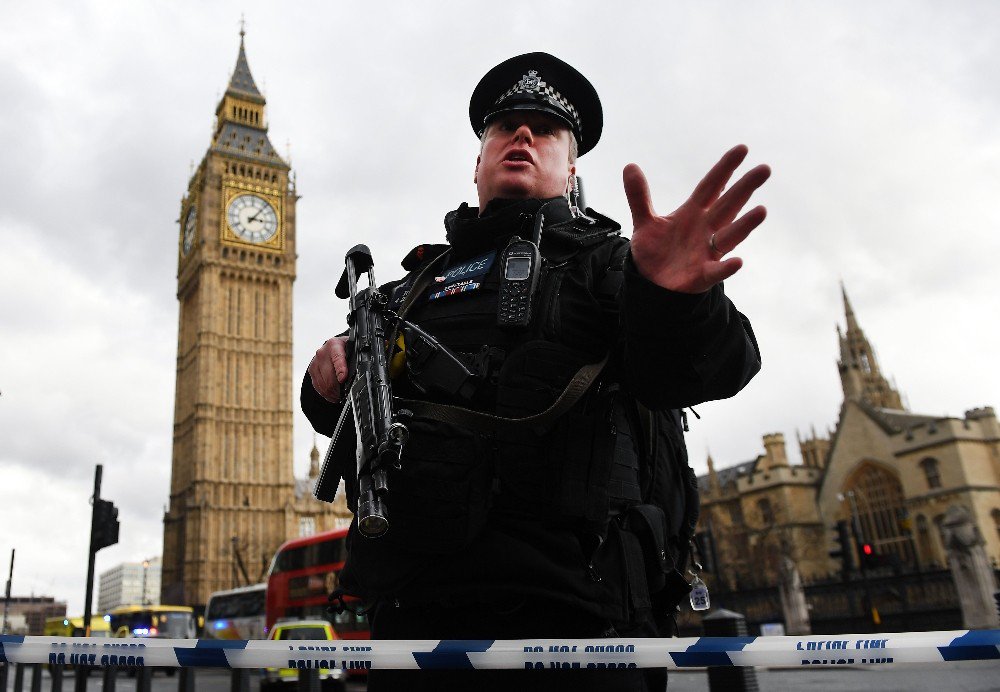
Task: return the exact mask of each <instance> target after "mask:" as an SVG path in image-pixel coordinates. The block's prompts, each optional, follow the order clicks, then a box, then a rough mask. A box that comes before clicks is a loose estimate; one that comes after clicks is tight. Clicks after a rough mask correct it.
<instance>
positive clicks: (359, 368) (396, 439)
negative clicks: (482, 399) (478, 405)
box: [313, 245, 478, 538]
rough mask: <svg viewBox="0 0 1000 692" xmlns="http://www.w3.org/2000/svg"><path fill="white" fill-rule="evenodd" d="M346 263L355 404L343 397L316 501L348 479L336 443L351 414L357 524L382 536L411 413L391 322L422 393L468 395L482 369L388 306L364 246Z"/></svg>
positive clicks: (340, 289) (340, 290) (350, 389)
mask: <svg viewBox="0 0 1000 692" xmlns="http://www.w3.org/2000/svg"><path fill="white" fill-rule="evenodd" d="M344 263H345V267H344V274H343V276H341V278H340V282H339V283H338V284H337V290H336V294H337V297H338V298H350V313H349V315H348V317H347V322H348V326H349V327H350V336H349V337H348V342H347V351H348V357H349V360H350V369H349V374H348V380H346V381H345V385H348V386H347V393H348V397H349V398H350V405H347V404H346V403H345V404H344V407H343V409H342V410H341V412H340V418H339V419H338V420H337V425H336V427H335V428H334V432H333V437H332V438H331V440H330V447H329V449H328V450H327V452H326V458H325V459H324V461H323V469H322V471H321V472H320V476H319V479H318V481H317V483H316V489H315V491H314V493H313V494H314V495H315V496H316V498H317V499H319V500H323V501H325V502H332V501H333V499H334V495H335V494H336V491H337V486H338V485H339V483H340V478H341V476H342V475H343V476H345V480H347V479H346V475H345V473H344V468H343V463H342V458H343V456H342V455H343V454H345V453H346V452H347V450H338V449H337V441H338V439H340V432H341V429H342V428H343V426H344V422H345V421H346V419H347V416H348V415H352V416H353V418H354V429H355V432H356V434H357V449H356V450H355V452H356V462H357V465H356V468H357V493H358V498H357V512H356V514H357V519H358V530H359V531H360V532H361V533H362V534H363V535H364V536H366V537H368V538H377V537H379V536H381V535H383V534H384V533H385V532H386V531H387V530H388V529H389V511H388V508H387V507H386V503H385V498H386V495H387V494H388V491H389V487H388V476H387V471H388V469H389V467H394V468H399V463H400V457H401V455H402V452H403V447H404V445H406V441H407V438H408V437H409V430H408V429H407V427H406V424H405V423H404V421H405V420H406V419H407V418H409V417H410V415H411V413H410V412H409V411H407V410H406V409H399V410H395V407H394V405H393V397H392V387H391V382H390V375H389V365H388V358H387V355H386V351H387V346H388V344H387V339H388V338H389V329H387V326H388V327H393V328H395V329H399V330H400V331H401V332H402V334H403V337H404V341H405V344H406V367H407V371H408V372H409V375H410V379H411V381H412V383H413V384H414V385H415V386H416V387H417V388H418V389H419V390H420V391H422V392H428V391H434V392H438V393H443V394H446V395H449V396H458V397H460V398H462V399H466V400H468V399H469V398H471V396H472V394H473V393H474V391H475V383H476V381H477V379H478V375H477V374H476V373H474V372H472V371H471V370H470V369H469V368H468V367H466V365H465V364H464V363H462V362H461V361H460V360H459V359H458V358H457V357H456V356H455V354H453V353H452V352H451V351H449V350H448V349H447V348H445V347H444V346H443V345H442V344H441V343H440V342H438V341H437V339H435V338H434V337H433V336H431V335H430V334H428V333H427V332H425V331H424V330H422V329H420V327H418V326H417V325H415V324H413V323H411V322H408V321H407V320H404V319H402V318H401V317H400V316H399V315H397V314H396V313H395V312H393V311H392V310H390V309H389V307H388V304H389V300H388V297H387V296H386V295H385V294H384V293H382V292H381V291H379V289H378V284H376V283H375V274H374V271H373V264H374V262H373V260H372V255H371V250H369V249H368V247H367V246H366V245H355V246H354V247H353V248H351V249H350V251H348V253H347V256H346V257H345V258H344ZM362 273H366V274H367V276H368V286H367V287H365V288H364V289H363V290H361V291H358V286H357V281H358V277H359V275H360V274H362ZM395 329H394V330H395ZM394 330H393V331H394ZM338 461H339V462H340V463H338Z"/></svg>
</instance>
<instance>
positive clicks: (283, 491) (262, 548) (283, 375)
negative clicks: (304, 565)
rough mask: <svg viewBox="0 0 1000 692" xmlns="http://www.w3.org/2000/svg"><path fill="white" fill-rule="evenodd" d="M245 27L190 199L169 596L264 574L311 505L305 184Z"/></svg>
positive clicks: (181, 245) (166, 572) (197, 595)
mask: <svg viewBox="0 0 1000 692" xmlns="http://www.w3.org/2000/svg"><path fill="white" fill-rule="evenodd" d="M243 36H244V32H243V31H242V30H241V31H240V52H239V57H238V59H237V61H236V68H235V70H234V71H233V75H232V79H231V80H230V82H229V86H228V88H227V89H226V92H225V94H224V95H223V97H222V99H221V100H220V102H219V104H218V107H217V108H216V111H215V118H216V121H215V130H214V134H213V136H212V142H211V145H210V146H209V148H208V151H207V152H206V153H205V156H204V158H203V159H202V161H201V163H200V165H199V166H198V168H197V170H196V171H195V172H194V174H193V175H192V177H191V179H190V181H189V183H188V188H187V192H186V194H185V195H184V197H183V199H182V200H181V205H180V207H181V208H180V232H179V238H178V246H177V247H178V270H177V299H178V301H179V302H180V326H179V333H178V339H177V390H176V399H175V407H174V434H173V462H172V473H171V481H170V507H169V509H168V510H167V512H166V514H165V515H164V518H163V523H164V531H163V576H162V579H163V582H162V583H163V587H162V588H163V591H162V598H163V600H164V602H165V603H179V604H187V605H202V604H204V603H205V602H206V601H207V599H208V595H209V594H210V593H211V592H212V591H215V590H219V589H224V588H231V587H233V586H235V585H237V583H243V582H245V581H251V582H252V581H256V580H257V579H259V577H260V574H261V564H262V563H263V562H265V561H266V560H267V559H268V558H269V557H270V556H271V555H273V553H274V550H275V549H276V548H277V547H278V546H279V545H280V544H281V543H282V542H283V541H285V540H286V539H287V538H289V537H291V536H293V535H295V528H296V523H297V516H296V504H299V505H301V498H300V499H299V501H298V503H297V500H296V490H295V479H294V477H293V471H292V381H293V378H292V282H293V281H294V280H295V203H296V199H297V197H296V194H295V187H294V182H293V181H290V179H289V173H290V168H289V166H288V164H287V163H286V162H285V161H283V160H282V158H281V157H280V156H279V155H278V154H277V153H276V152H275V150H274V147H273V146H272V145H271V142H270V140H269V138H268V133H267V124H266V121H265V117H264V116H265V110H264V107H265V103H266V102H265V99H264V96H263V95H262V94H261V92H260V91H259V90H258V89H257V85H256V84H255V82H254V79H253V76H252V75H251V74H250V68H249V65H248V63H247V58H246V52H245V50H244V41H243ZM237 566H239V571H237V569H236V567H237ZM241 575H242V576H241Z"/></svg>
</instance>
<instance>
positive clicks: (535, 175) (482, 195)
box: [475, 111, 576, 209]
mask: <svg viewBox="0 0 1000 692" xmlns="http://www.w3.org/2000/svg"><path fill="white" fill-rule="evenodd" d="M572 136H573V135H572V133H571V132H570V131H569V128H567V127H566V126H565V125H563V124H562V122H561V121H559V120H557V119H556V118H554V117H552V116H550V115H546V114H545V113H538V112H534V111H512V112H510V113H504V114H503V115H501V116H500V117H499V118H497V119H496V120H494V121H493V122H492V123H490V125H489V127H488V128H487V129H486V136H485V138H484V141H483V150H482V152H481V153H480V155H479V158H478V159H476V177H475V182H476V188H477V189H478V190H479V208H480V209H483V208H484V207H485V206H486V204H487V202H489V201H490V200H491V199H494V198H497V197H503V198H506V199H527V198H530V197H537V198H539V199H545V198H547V197H558V196H559V195H562V194H564V193H565V192H566V179H567V178H568V177H569V176H570V175H571V174H573V173H575V172H576V166H574V165H573V164H571V163H570V161H569V147H570V138H571V137H572Z"/></svg>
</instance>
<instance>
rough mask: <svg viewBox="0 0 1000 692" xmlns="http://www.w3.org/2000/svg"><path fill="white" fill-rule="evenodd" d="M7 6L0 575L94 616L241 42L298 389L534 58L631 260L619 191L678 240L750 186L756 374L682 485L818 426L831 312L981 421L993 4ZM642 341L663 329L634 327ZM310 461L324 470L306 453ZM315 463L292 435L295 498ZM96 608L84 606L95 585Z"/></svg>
mask: <svg viewBox="0 0 1000 692" xmlns="http://www.w3.org/2000/svg"><path fill="white" fill-rule="evenodd" d="M620 5H621V6H622V7H620V8H616V9H611V5H610V4H609V3H607V2H604V1H602V0H594V1H591V0H576V1H575V2H568V1H567V2H544V3H543V2H538V1H537V0H536V1H534V2H520V1H512V2H503V3H496V2H494V3H480V2H471V1H469V0H464V1H462V2H451V3H444V2H437V3H430V2H425V3H396V4H390V3H350V2H341V3H327V2H296V3H274V2H263V1H257V0H245V1H244V2H241V3H231V2H218V3H201V2H193V1H191V2H169V3H168V2H146V3H139V2H124V1H122V2H49V3H26V2H5V3H3V22H2V25H0V93H2V97H3V104H2V106H0V137H2V148H0V152H2V165H0V189H2V190H3V194H2V199H3V203H2V205H0V295H2V299H0V334H2V337H0V392H2V395H0V472H2V480H0V526H3V527H5V529H4V530H3V531H2V533H0V536H2V539H0V569H2V570H3V572H4V574H5V575H6V570H7V565H8V562H7V561H8V558H9V555H10V549H11V548H16V549H17V560H16V565H15V572H14V579H13V591H14V593H15V594H16V595H28V594H32V593H33V594H36V595H53V596H56V597H57V598H59V599H65V600H66V601H68V603H69V608H70V611H71V612H73V613H79V612H82V609H83V601H84V579H85V575H86V545H87V541H88V531H87V530H88V528H89V512H90V508H89V505H88V504H87V498H88V497H89V496H90V494H91V492H92V487H93V476H94V466H95V464H98V463H100V464H103V465H104V485H103V491H102V495H103V496H104V497H107V498H111V499H113V500H114V501H115V503H116V504H117V505H118V506H119V507H120V509H121V514H120V519H121V522H122V526H121V541H120V543H119V544H118V545H116V546H113V547H111V548H107V549H105V550H103V551H101V552H100V553H99V554H98V559H97V572H98V573H100V572H101V571H103V570H105V569H108V568H110V567H112V566H114V565H116V564H118V563H120V562H124V561H139V560H142V559H143V558H146V557H151V556H155V555H159V554H161V550H162V547H161V546H162V516H163V509H164V506H165V505H166V503H167V502H168V494H169V477H170V463H171V458H170V455H171V435H172V423H173V398H174V363H175V357H176V343H177V300H176V296H175V293H176V271H177V238H178V232H179V229H178V225H177V221H176V220H177V217H178V215H179V206H180V198H181V196H182V195H183V193H184V191H185V187H186V184H187V180H188V177H189V174H190V170H191V168H190V166H191V164H192V162H197V161H200V160H201V158H202V156H203V155H204V153H205V151H206V149H207V147H208V145H209V143H210V134H211V127H212V125H213V114H214V109H215V106H216V104H217V102H218V99H219V97H220V96H221V94H222V92H223V91H224V90H225V87H226V85H227V83H228V81H229V77H230V75H231V73H232V69H233V67H234V65H235V62H236V56H237V52H238V48H239V19H240V15H241V13H245V15H246V49H247V55H248V58H249V63H250V68H251V70H252V72H253V75H254V77H255V79H256V81H257V84H258V85H259V86H261V87H262V88H263V89H264V91H265V94H266V97H267V101H268V106H267V108H268V121H269V124H270V137H271V141H272V142H273V143H274V144H275V146H276V147H277V148H278V149H279V151H281V152H282V153H283V154H285V153H287V152H288V151H289V150H290V156H291V163H292V166H293V168H294V170H295V173H296V176H297V180H298V190H299V193H300V194H301V195H302V199H301V200H300V201H299V203H298V214H297V217H298V252H299V261H298V280H297V282H296V284H295V318H294V355H295V357H294V360H295V367H294V369H295V373H296V378H297V377H298V376H299V373H301V372H302V371H303V370H304V368H305V366H306V364H307V363H308V360H309V358H310V357H311V354H312V352H313V351H314V350H315V348H316V347H317V346H318V345H319V343H320V342H322V340H323V339H324V338H326V337H327V336H329V335H330V334H333V333H335V332H337V331H340V330H341V329H342V327H343V318H344V313H345V310H346V308H345V305H344V304H343V303H342V302H341V301H338V300H336V299H335V298H334V297H333V288H334V284H335V282H336V279H337V278H338V277H339V274H340V271H341V269H342V267H343V256H344V252H345V251H346V249H347V248H349V247H350V246H351V245H353V244H354V243H355V242H357V241H358V240H359V239H363V240H364V241H365V242H366V243H367V244H368V245H369V246H370V247H371V248H372V251H373V255H374V257H375V260H376V276H377V278H378V279H379V280H380V281H387V280H389V279H392V278H394V277H396V276H397V275H398V274H399V269H398V261H399V259H400V258H401V257H402V255H403V254H404V253H405V252H406V251H407V250H408V249H409V248H411V247H412V246H414V245H416V244H417V243H419V242H421V241H430V242H440V241H441V240H442V238H443V230H442V225H441V218H442V216H443V214H444V213H445V212H446V211H447V210H449V209H452V208H454V207H455V206H457V205H458V204H459V203H460V202H462V201H466V200H468V201H472V202H475V194H474V193H475V190H474V187H473V184H472V174H473V167H474V163H475V157H476V153H477V141H476V139H475V138H474V136H473V135H472V132H471V129H470V126H469V124H468V117H467V113H468V97H469V95H470V93H471V91H472V88H473V87H474V86H475V84H476V82H477V81H478V80H479V78H480V77H481V76H482V75H483V74H484V73H485V71H486V70H488V69H489V68H490V67H492V66H493V65H495V64H496V63H498V62H500V61H501V60H503V59H506V58H508V57H510V56H512V55H516V54H519V53H524V52H529V51H534V50H544V51H547V52H550V53H554V54H555V55H557V56H559V57H561V58H562V59H564V60H566V61H568V62H569V63H571V64H572V65H574V66H575V67H577V68H578V69H580V70H581V71H582V72H583V73H584V74H586V75H587V76H588V77H589V78H590V80H591V81H592V82H593V84H594V85H595V87H596V88H597V90H598V93H599V94H600V95H601V99H602V101H603V103H604V117H605V129H604V136H603V139H602V140H601V143H600V145H599V146H598V147H597V149H596V150H595V151H593V152H591V153H590V154H588V155H587V156H585V157H584V158H583V159H582V160H581V161H580V162H579V172H580V175H581V176H582V177H583V179H584V180H585V186H586V192H587V197H588V203H589V204H590V205H591V206H593V207H594V208H596V209H598V210H600V211H602V212H603V213H605V214H607V215H609V216H612V217H613V218H617V219H619V220H620V221H622V223H623V225H624V226H625V228H626V232H628V229H629V214H628V206H627V204H626V201H625V197H624V194H623V192H622V189H621V169H622V167H623V166H624V165H625V164H626V163H628V162H631V161H634V162H636V163H638V164H639V165H640V166H642V167H643V169H644V170H645V171H646V174H647V176H648V177H649V180H650V185H651V188H652V191H653V199H654V202H655V204H656V208H657V211H658V212H659V213H667V212H669V211H671V210H672V209H674V208H675V207H676V206H677V205H678V204H680V202H681V201H683V200H684V198H686V196H687V195H688V194H689V193H690V191H691V189H692V188H693V186H694V184H695V183H696V182H697V181H698V180H699V179H700V177H701V176H702V175H703V174H704V172H705V171H706V170H707V169H708V168H709V166H710V165H711V164H712V163H713V162H714V161H715V160H716V159H717V158H718V157H719V156H720V155H721V154H722V153H723V152H724V151H726V150H727V149H728V148H729V147H731V146H732V145H734V144H737V143H740V142H743V143H745V144H747V145H748V146H749V147H750V156H749V158H748V161H747V164H746V165H745V166H744V170H745V169H746V168H748V167H749V166H752V165H755V164H757V163H761V162H766V163H769V164H770V165H771V166H772V168H773V170H774V173H773V176H772V178H771V180H770V181H769V182H768V183H767V184H766V185H765V187H764V188H763V189H762V190H761V191H760V193H759V194H758V197H757V199H758V200H759V202H760V203H763V204H765V205H766V206H767V207H768V210H769V214H768V219H767V221H766V222H765V223H764V225H763V226H762V227H761V228H760V229H759V230H757V231H756V232H755V233H754V234H753V235H752V236H751V238H750V239H749V240H748V241H747V242H746V243H745V244H744V246H743V247H742V248H741V250H740V251H739V253H738V254H739V255H740V256H742V257H743V258H744V259H745V262H746V264H745V266H744V268H743V269H742V270H741V271H740V272H739V274H737V275H736V276H735V277H734V278H733V279H731V280H730V281H729V282H727V286H726V290H727V293H728V294H729V295H730V296H731V297H732V298H733V299H734V301H735V302H736V304H737V306H738V307H739V308H740V309H741V310H742V311H743V312H744V313H745V314H747V315H748V316H749V317H750V319H751V320H752V322H753V325H754V329H755V331H756V334H757V337H758V340H759V342H760V346H761V351H762V354H763V361H764V369H763V371H762V372H761V374H760V375H759V376H758V377H757V378H756V379H755V380H754V381H753V382H751V383H750V385H749V386H748V387H747V388H746V390H744V392H742V393H741V394H740V395H738V396H737V397H736V398H734V399H732V400H729V401H726V402H718V403H710V404H705V405H703V406H700V407H697V408H698V412H699V414H700V415H701V416H702V419H701V420H700V421H696V420H693V417H692V429H691V432H690V433H689V436H688V446H689V449H690V452H691V457H692V463H693V465H694V466H695V468H696V469H697V470H698V471H699V472H702V471H704V469H705V458H706V453H707V452H708V451H711V454H712V456H713V458H714V460H715V462H716V465H717V466H719V467H723V466H729V465H732V464H735V463H738V462H741V461H745V460H748V459H752V458H754V457H755V456H756V455H758V454H760V453H762V451H763V448H762V446H761V436H762V435H763V434H765V433H771V432H782V433H784V434H785V437H786V439H787V440H788V441H789V443H790V444H789V453H790V455H791V456H792V457H793V459H797V458H798V450H797V447H796V445H795V444H794V440H795V436H796V431H802V432H803V433H804V432H807V431H808V430H809V429H810V427H811V426H815V427H816V429H817V430H818V431H820V432H822V431H825V430H826V429H827V428H830V427H832V426H833V425H834V424H835V423H836V418H837V413H838V408H839V405H840V402H841V390H840V381H839V378H838V375H837V370H836V359H837V356H838V346H837V341H836V331H835V327H836V325H837V324H838V323H840V324H842V323H843V310H842V305H841V300H840V283H839V282H840V281H843V282H844V284H845V285H846V287H847V290H848V293H849V295H850V298H851V301H852V303H853V306H854V309H855V312H856V314H857V316H858V318H859V320H860V321H861V324H862V326H863V328H864V329H865V332H866V334H867V335H868V337H869V338H870V339H871V340H872V342H873V343H874V345H875V347H876V349H877V351H878V356H879V359H880V364H881V366H882V368H883V370H884V371H885V372H887V373H888V374H889V375H891V376H892V377H894V378H895V381H896V383H897V384H898V387H899V389H900V391H901V392H902V394H903V395H904V398H905V400H906V401H907V402H908V403H909V406H910V408H911V409H912V410H914V411H918V412H921V413H930V414H938V415H950V416H961V415H963V413H964V411H965V410H966V409H969V408H972V407H975V406H983V405H995V404H998V403H1000V373H998V368H997V365H996V353H997V352H998V351H1000V325H998V319H997V316H998V314H1000V297H998V295H997V292H996V290H995V277H996V273H997V268H996V267H997V259H996V258H997V257H1000V211H998V204H997V198H998V193H1000V88H998V86H997V80H996V75H997V74H1000V4H998V3H996V2H992V1H988V0H984V1H983V2H960V1H956V2H950V3H944V2H917V1H915V0H906V1H898V2H871V1H870V0H866V1H856V2H811V1H807V0H796V1H794V2H792V1H789V2H744V3H736V2H710V1H705V0H699V1H698V2H672V1H671V2H666V1H660V2H632V3H620ZM651 318H652V319H655V315H653V316H651ZM320 445H321V447H322V446H323V441H322V440H321V442H320ZM311 446H312V433H311V431H310V429H309V426H308V423H307V422H306V420H305V418H304V417H303V416H302V415H301V414H300V413H299V412H298V411H297V410H296V416H295V468H296V472H297V474H298V475H304V474H305V473H306V471H307V469H308V464H309V450H310V449H311ZM95 593H96V584H95Z"/></svg>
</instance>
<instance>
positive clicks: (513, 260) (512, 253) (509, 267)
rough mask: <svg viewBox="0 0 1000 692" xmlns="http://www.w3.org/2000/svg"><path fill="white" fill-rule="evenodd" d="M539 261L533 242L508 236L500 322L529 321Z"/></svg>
mask: <svg viewBox="0 0 1000 692" xmlns="http://www.w3.org/2000/svg"><path fill="white" fill-rule="evenodd" d="M539 216H540V215H539ZM541 263H542V258H541V255H540V254H539V252H538V246H537V245H536V244H535V243H533V242H531V241H530V240H522V239H521V238H520V237H518V236H514V237H513V238H511V241H510V244H509V245H507V248H506V249H505V250H504V251H503V255H502V257H501V264H500V272H501V274H500V298H499V301H498V304H497V324H498V325H499V326H501V327H510V328H520V327H527V326H528V324H529V323H530V322H531V305H532V302H533V298H534V296H535V289H536V288H537V287H538V275H539V270H540V267H541Z"/></svg>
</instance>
